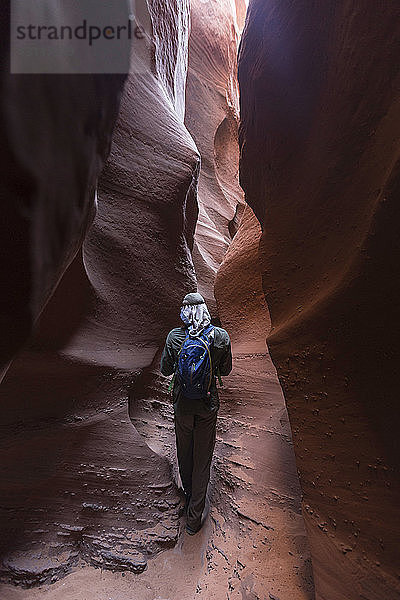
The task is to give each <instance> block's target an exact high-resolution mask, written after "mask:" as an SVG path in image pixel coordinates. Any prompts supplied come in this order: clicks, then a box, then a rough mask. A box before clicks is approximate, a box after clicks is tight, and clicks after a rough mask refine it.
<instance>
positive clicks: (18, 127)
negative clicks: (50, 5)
mask: <svg viewBox="0 0 400 600" xmlns="http://www.w3.org/2000/svg"><path fill="white" fill-rule="evenodd" d="M6 4H7V3H6ZM121 4H122V2H121ZM8 8H9V7H8V6H4V7H3V9H2V10H3V14H2V17H3V18H2V22H1V44H2V47H1V49H0V61H1V77H0V94H1V99H2V104H1V117H0V132H1V138H2V150H1V153H2V155H1V161H0V163H1V174H0V181H1V184H0V185H1V190H0V193H1V196H2V219H1V225H0V227H1V229H0V237H1V244H2V253H1V257H0V273H1V302H0V319H1V321H0V322H1V332H2V335H1V344H0V371H1V370H2V369H4V367H5V366H6V364H7V362H8V361H9V360H10V359H12V358H13V356H14V354H15V353H16V352H17V350H18V349H19V348H20V347H21V345H22V344H23V343H24V342H25V341H26V340H27V338H28V337H29V335H30V333H31V329H32V326H33V323H34V322H35V320H36V318H37V317H38V315H39V313H40V312H41V310H42V309H43V306H44V305H45V303H46V301H47V300H48V299H49V297H50V296H51V293H52V292H53V291H54V289H55V287H56V285H57V283H58V281H59V279H60V277H61V276H62V274H63V272H64V271H65V269H66V268H67V266H68V264H69V263H70V262H71V260H72V259H73V258H74V256H75V254H76V252H77V251H78V249H79V248H80V246H81V244H82V240H83V238H84V236H85V234H86V231H87V228H88V226H89V225H90V223H91V222H92V220H93V217H94V212H95V188H96V183H97V177H98V175H99V173H100V170H101V168H102V166H103V164H104V160H105V159H106V157H107V155H108V153H109V149H110V143H111V134H112V130H113V126H114V124H115V119H116V117H117V112H118V106H119V99H120V93H121V89H122V84H123V80H124V77H123V76H122V75H10V72H9V69H10V67H9V56H8V52H9V49H8V37H9V22H8ZM58 10H63V6H62V3H61V4H60V6H58ZM127 16H128V13H127ZM83 51H84V50H83Z"/></svg>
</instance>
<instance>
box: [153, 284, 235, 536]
mask: <svg viewBox="0 0 400 600" xmlns="http://www.w3.org/2000/svg"><path fill="white" fill-rule="evenodd" d="M181 319H182V321H183V323H184V326H182V327H176V328H175V329H172V330H171V331H170V332H169V334H168V336H167V339H166V342H165V346H164V350H163V353H162V357H161V365H160V370H161V373H162V374H163V375H172V374H174V384H173V391H172V394H173V403H174V420H175V433H176V445H177V455H178V463H179V472H180V475H181V479H182V485H183V488H184V491H185V495H186V504H187V526H186V531H187V532H188V533H191V534H193V533H196V531H198V530H199V529H200V527H201V515H202V512H203V509H204V504H205V497H206V492H207V486H208V482H209V478H210V466H211V460H212V454H213V450H214V446H215V434H216V420H217V413H218V409H219V396H218V389H217V385H216V379H217V375H228V374H229V373H230V371H231V370H232V353H231V344H230V339H229V335H228V333H227V332H226V331H225V329H222V328H221V327H215V326H212V325H211V317H210V314H209V312H208V309H207V306H206V304H205V302H204V299H203V297H202V296H201V295H200V294H198V293H192V294H187V295H186V296H185V298H184V299H183V303H182V308H181ZM187 340H189V341H190V340H191V341H192V342H193V344H192V345H195V344H196V343H198V344H199V345H200V344H202V345H204V347H205V348H206V350H207V351H209V353H210V359H211V365H210V367H209V368H210V381H209V385H208V386H207V389H206V390H205V392H204V396H203V395H202V394H201V397H199V398H189V397H185V395H184V389H185V380H184V376H183V375H182V371H179V368H178V363H179V356H180V352H181V350H182V348H183V347H184V345H185V343H187V342H186V341H187ZM199 340H200V341H199ZM181 361H182V357H181ZM187 389H188V388H187ZM188 395H189V394H188Z"/></svg>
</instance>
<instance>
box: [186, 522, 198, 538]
mask: <svg viewBox="0 0 400 600" xmlns="http://www.w3.org/2000/svg"><path fill="white" fill-rule="evenodd" d="M201 527H202V523H201V524H200V525H199V526H198V527H197V528H196V529H192V527H190V525H186V527H185V531H186V533H188V534H189V535H195V534H196V533H197V532H198V531H200V529H201Z"/></svg>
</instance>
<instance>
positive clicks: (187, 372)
mask: <svg viewBox="0 0 400 600" xmlns="http://www.w3.org/2000/svg"><path fill="white" fill-rule="evenodd" d="M213 332H214V327H213V325H209V326H208V327H206V328H205V329H204V330H203V331H202V333H201V334H200V335H198V336H191V335H190V334H188V335H187V336H186V338H185V340H184V342H183V344H182V346H181V349H180V350H179V355H178V366H177V371H176V373H177V376H178V379H179V382H180V385H181V389H182V394H183V396H184V397H185V398H189V399H190V400H199V399H202V398H206V397H207V394H208V392H209V390H210V387H211V381H212V363H211V352H210V347H211V343H212V339H213V335H214V334H213Z"/></svg>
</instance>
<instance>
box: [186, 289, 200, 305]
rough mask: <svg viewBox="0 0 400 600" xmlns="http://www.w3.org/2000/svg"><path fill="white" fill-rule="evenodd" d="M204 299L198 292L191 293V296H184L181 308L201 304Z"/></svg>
mask: <svg viewBox="0 0 400 600" xmlns="http://www.w3.org/2000/svg"><path fill="white" fill-rule="evenodd" d="M203 302H204V298H203V296H202V295H201V294H199V293H198V292H192V293H191V294H186V296H185V297H184V299H183V301H182V306H187V305H188V304H189V305H191V306H192V305H193V304H203Z"/></svg>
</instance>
